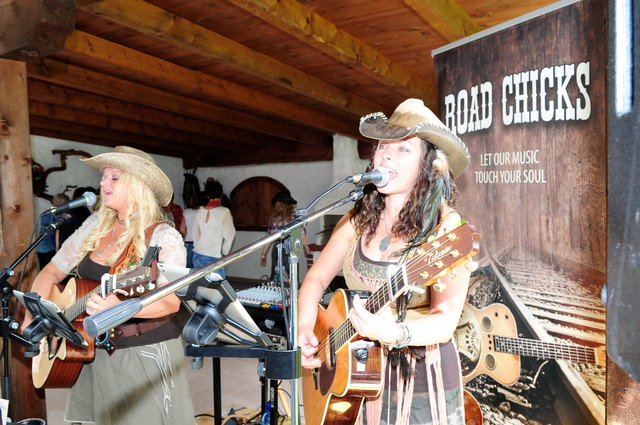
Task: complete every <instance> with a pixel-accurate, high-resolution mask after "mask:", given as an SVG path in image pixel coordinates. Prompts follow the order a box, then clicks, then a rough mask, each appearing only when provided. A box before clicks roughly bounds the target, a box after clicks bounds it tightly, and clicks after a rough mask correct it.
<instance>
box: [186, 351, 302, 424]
mask: <svg viewBox="0 0 640 425" xmlns="http://www.w3.org/2000/svg"><path fill="white" fill-rule="evenodd" d="M185 355H187V356H191V357H211V358H212V361H213V415H214V422H215V425H222V393H221V391H222V389H221V370H220V358H221V357H238V358H255V359H259V360H260V361H262V362H264V376H262V377H261V391H262V393H261V395H262V397H261V398H262V406H261V413H264V408H265V406H266V403H265V401H266V397H265V394H266V393H267V392H268V398H269V401H270V403H271V409H270V413H269V422H270V425H278V382H277V381H279V380H283V379H284V380H293V379H298V378H300V376H301V372H300V349H299V348H297V349H295V350H271V349H268V348H263V347H253V346H238V345H233V346H230V345H226V344H211V345H202V346H197V345H193V344H191V345H187V346H186V347H185Z"/></svg>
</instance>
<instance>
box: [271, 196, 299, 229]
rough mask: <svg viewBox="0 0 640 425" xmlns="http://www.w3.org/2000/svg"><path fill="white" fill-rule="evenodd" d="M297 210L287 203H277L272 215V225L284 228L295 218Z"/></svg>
mask: <svg viewBox="0 0 640 425" xmlns="http://www.w3.org/2000/svg"><path fill="white" fill-rule="evenodd" d="M295 216H296V214H295V208H294V207H293V205H291V204H287V203H286V202H276V204H275V206H274V210H273V213H271V220H270V221H271V224H272V225H274V226H284V225H285V224H287V223H289V222H290V221H291V220H293V219H294V218H295Z"/></svg>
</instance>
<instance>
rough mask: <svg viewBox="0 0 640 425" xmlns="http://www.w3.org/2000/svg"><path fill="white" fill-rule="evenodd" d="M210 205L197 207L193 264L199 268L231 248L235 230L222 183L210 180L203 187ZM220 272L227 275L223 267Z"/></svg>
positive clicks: (194, 222)
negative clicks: (225, 201) (224, 204)
mask: <svg viewBox="0 0 640 425" xmlns="http://www.w3.org/2000/svg"><path fill="white" fill-rule="evenodd" d="M204 194H205V196H206V197H207V204H206V205H205V206H204V207H202V208H200V209H198V211H197V212H196V214H195V218H194V219H193V267H195V268H197V269H199V268H201V267H204V266H206V265H208V264H211V263H213V262H214V261H216V260H218V259H220V258H222V256H224V255H227V254H228V253H229V251H231V245H232V243H233V238H234V237H235V235H236V229H235V227H234V226H233V217H232V216H231V211H230V210H229V208H227V207H223V206H222V202H221V198H222V194H223V190H222V185H221V184H220V182H218V181H216V180H207V182H206V183H205V186H204ZM217 272H218V274H219V275H220V276H222V277H223V278H224V277H225V276H226V274H225V271H224V269H222V268H221V269H218V270H217Z"/></svg>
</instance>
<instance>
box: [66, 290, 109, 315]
mask: <svg viewBox="0 0 640 425" xmlns="http://www.w3.org/2000/svg"><path fill="white" fill-rule="evenodd" d="M96 283H98V282H96ZM98 291H100V285H98V286H97V287H96V288H95V289H93V290H91V291H89V292H88V293H87V294H86V295H85V296H83V297H82V298H80V299H79V300H77V301H76V302H75V303H73V305H72V306H70V307H68V308H67V309H66V310H65V311H64V315H65V317H66V318H67V319H68V320H69V321H70V322H71V321H73V320H75V319H77V318H78V316H80V315H81V314H82V313H84V312H85V310H86V309H87V300H89V298H90V297H91V295H93V294H96V293H98ZM110 291H111V281H109V282H107V284H106V292H110Z"/></svg>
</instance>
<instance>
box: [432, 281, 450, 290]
mask: <svg viewBox="0 0 640 425" xmlns="http://www.w3.org/2000/svg"><path fill="white" fill-rule="evenodd" d="M433 289H434V290H435V291H436V292H442V291H444V290H445V289H447V284H446V283H443V282H442V281H441V280H440V279H438V280H437V281H436V283H434V284H433Z"/></svg>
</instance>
